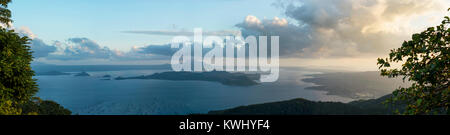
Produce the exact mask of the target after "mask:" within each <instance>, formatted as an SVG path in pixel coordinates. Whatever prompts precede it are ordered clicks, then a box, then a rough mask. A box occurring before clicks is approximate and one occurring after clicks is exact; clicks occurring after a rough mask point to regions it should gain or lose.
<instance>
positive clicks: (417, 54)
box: [378, 9, 450, 115]
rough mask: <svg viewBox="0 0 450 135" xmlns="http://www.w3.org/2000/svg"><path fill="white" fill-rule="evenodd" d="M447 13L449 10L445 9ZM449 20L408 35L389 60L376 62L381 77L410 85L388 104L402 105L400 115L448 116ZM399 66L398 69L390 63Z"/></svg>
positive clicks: (449, 87) (449, 18)
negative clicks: (410, 83)
mask: <svg viewBox="0 0 450 135" xmlns="http://www.w3.org/2000/svg"><path fill="white" fill-rule="evenodd" d="M449 11H450V9H449ZM449 25H450V17H448V16H446V17H445V20H443V21H442V24H440V25H439V26H436V27H430V28H428V29H427V30H425V31H423V32H421V33H417V34H414V35H412V40H410V41H405V42H404V43H403V45H402V46H401V47H400V48H397V49H393V50H391V52H390V54H389V57H388V58H385V59H381V58H379V59H378V64H379V65H380V69H381V72H382V73H381V75H383V76H388V77H391V78H395V77H398V76H403V79H404V80H406V79H407V80H409V81H412V82H413V84H412V86H411V87H407V88H399V89H397V90H395V91H394V93H393V95H394V96H393V98H392V99H390V100H389V101H390V102H395V101H404V102H406V103H407V104H408V105H407V107H406V110H405V111H404V112H400V113H403V114H413V115H415V114H438V113H447V114H450V110H449V106H450V103H449V100H450V84H449V80H450V77H449V76H450V72H449V71H450V69H449V66H450V54H449V53H450V28H449ZM399 62H403V63H402V67H401V69H396V68H392V67H391V63H399Z"/></svg>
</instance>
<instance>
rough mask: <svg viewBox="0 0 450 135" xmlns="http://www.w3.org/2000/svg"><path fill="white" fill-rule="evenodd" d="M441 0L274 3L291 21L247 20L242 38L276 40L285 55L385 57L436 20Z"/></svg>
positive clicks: (294, 0)
mask: <svg viewBox="0 0 450 135" xmlns="http://www.w3.org/2000/svg"><path fill="white" fill-rule="evenodd" d="M449 4H450V2H449V1H445V0H402V1H395V0H339V1H336V0H321V1H317V0H289V1H279V2H277V3H276V4H275V5H276V6H278V7H280V8H282V9H283V11H284V15H286V16H287V17H288V18H290V19H291V20H293V21H294V22H288V21H287V20H286V19H280V18H278V17H275V18H274V19H263V20H260V19H258V18H257V17H255V16H251V15H249V16H247V17H246V18H245V20H244V22H242V23H239V24H237V25H236V26H237V27H239V28H241V30H242V34H243V35H277V36H280V54H281V55H283V56H285V57H286V56H287V57H350V56H363V55H377V54H381V53H382V54H384V53H386V51H387V50H389V49H391V48H395V47H398V46H399V45H401V42H402V41H403V40H407V39H408V38H410V35H411V34H412V33H413V32H418V31H419V30H422V29H424V28H425V26H430V25H431V26H433V25H436V24H438V23H439V22H440V19H441V18H442V17H443V16H444V14H443V13H445V12H446V7H445V6H443V5H449Z"/></svg>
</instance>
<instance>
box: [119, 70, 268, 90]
mask: <svg viewBox="0 0 450 135" xmlns="http://www.w3.org/2000/svg"><path fill="white" fill-rule="evenodd" d="M259 78H260V75H259V74H245V73H229V72H225V71H212V72H163V73H155V74H153V75H147V76H144V75H143V76H137V77H117V78H116V79H115V80H128V79H157V80H173V81H210V82H219V83H221V84H224V85H230V86H253V85H257V84H258V82H257V81H256V80H258V79H259Z"/></svg>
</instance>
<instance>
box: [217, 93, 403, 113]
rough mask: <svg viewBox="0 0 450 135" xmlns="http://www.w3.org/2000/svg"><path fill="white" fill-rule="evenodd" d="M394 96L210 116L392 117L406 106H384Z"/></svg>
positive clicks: (258, 107) (259, 106) (298, 101)
mask: <svg viewBox="0 0 450 135" xmlns="http://www.w3.org/2000/svg"><path fill="white" fill-rule="evenodd" d="M391 96H392V95H386V96H383V97H381V98H378V99H372V100H360V101H354V102H350V103H340V102H315V101H309V100H305V99H300V98H299V99H293V100H288V101H281V102H272V103H264V104H256V105H249V106H241V107H236V108H232V109H227V110H218V111H210V112H209V113H208V114H210V115H391V114H394V113H393V112H394V111H395V109H394V108H398V109H400V110H401V109H403V108H404V105H400V104H399V105H396V106H393V107H386V105H384V104H383V102H384V101H386V100H387V99H388V98H390V97H391Z"/></svg>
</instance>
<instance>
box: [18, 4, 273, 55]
mask: <svg viewBox="0 0 450 135" xmlns="http://www.w3.org/2000/svg"><path fill="white" fill-rule="evenodd" d="M273 3H274V1H273V0H209V1H205V0H164V1H156V0H126V1H124V0H14V1H13V3H12V4H11V5H10V9H11V10H12V11H13V19H14V26H15V27H21V26H26V27H28V28H30V30H31V31H33V33H34V34H36V35H37V36H38V37H39V38H40V39H42V40H44V41H45V42H48V43H50V42H53V41H55V40H58V41H64V40H67V39H68V38H74V37H86V38H89V39H92V40H95V41H96V42H97V43H99V44H100V45H102V46H108V47H110V48H114V49H120V50H129V49H130V48H131V47H132V46H145V45H149V44H163V43H167V42H169V41H170V39H171V37H167V36H157V35H136V34H129V33H122V32H121V31H130V30H180V29H185V30H191V29H193V28H196V27H200V28H203V29H204V30H211V31H214V30H229V29H236V27H235V26H234V25H236V24H237V23H240V22H242V21H243V19H244V18H245V17H246V16H247V15H255V16H257V17H261V18H264V17H267V18H273V17H274V16H280V15H281V11H280V10H279V9H277V8H276V7H274V6H272V4H273ZM249 5H251V6H249Z"/></svg>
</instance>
